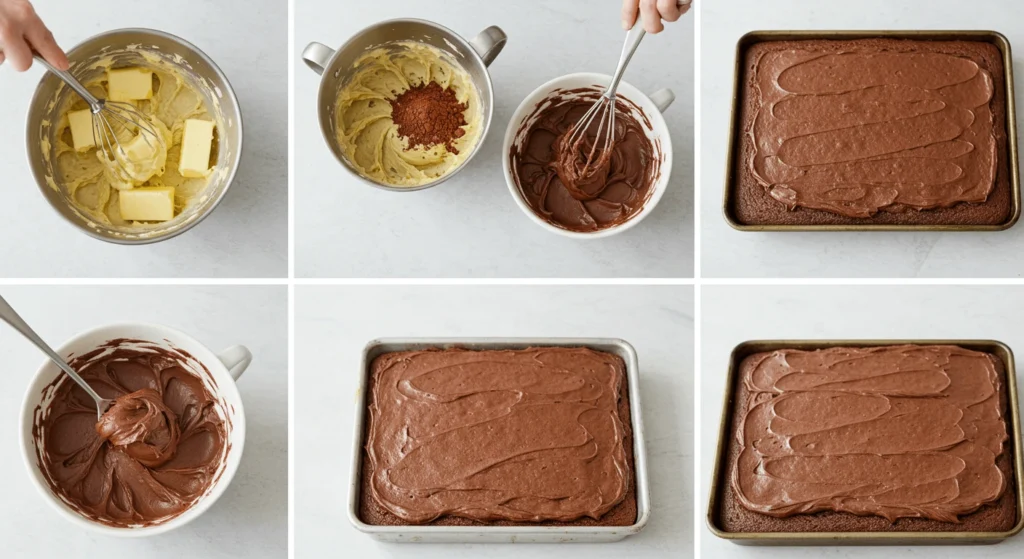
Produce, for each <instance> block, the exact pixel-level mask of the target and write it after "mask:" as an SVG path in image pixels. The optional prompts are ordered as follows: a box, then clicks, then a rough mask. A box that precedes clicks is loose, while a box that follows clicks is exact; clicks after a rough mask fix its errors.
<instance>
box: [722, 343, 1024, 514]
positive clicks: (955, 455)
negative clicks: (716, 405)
mask: <svg viewBox="0 0 1024 559" xmlns="http://www.w3.org/2000/svg"><path fill="white" fill-rule="evenodd" d="M738 372H739V375H738V377H737V379H736V380H737V382H736V386H735V389H734V390H735V392H734V399H733V403H732V406H733V408H732V417H731V431H730V432H731V433H732V440H730V441H729V442H728V445H727V447H726V455H725V456H723V460H724V462H725V463H726V464H727V465H726V471H725V476H724V479H723V483H722V486H721V488H720V489H719V491H720V499H721V503H722V506H721V507H720V510H719V516H720V517H719V518H718V519H717V524H718V525H719V526H720V527H721V528H722V529H724V530H725V531H727V532H1002V531H1008V530H1010V529H1011V528H1013V526H1014V525H1015V524H1016V522H1017V515H1018V514H1019V511H1017V510H1016V504H1015V500H1014V493H1015V491H1014V488H1015V486H1016V483H1017V482H1018V481H1017V480H1015V479H1014V475H1013V468H1012V453H1013V444H1015V443H1014V442H1013V441H1012V440H1011V439H1010V438H1009V427H1008V422H1009V421H1008V414H1007V406H1008V399H1009V398H1008V390H1007V385H1006V382H1005V380H1004V379H1005V375H1006V372H1005V367H1004V365H1003V363H1002V361H1001V360H1000V359H999V358H998V357H996V356H995V355H992V354H989V353H983V352H978V351H972V350H967V349H964V348H961V347H957V346H916V345H903V346H884V347H868V348H848V347H834V348H829V349H823V350H817V351H801V350H788V349H783V350H776V351H771V352H764V353H757V354H754V355H751V356H749V357H747V358H745V359H744V360H743V361H742V363H741V364H740V368H739V370H738Z"/></svg>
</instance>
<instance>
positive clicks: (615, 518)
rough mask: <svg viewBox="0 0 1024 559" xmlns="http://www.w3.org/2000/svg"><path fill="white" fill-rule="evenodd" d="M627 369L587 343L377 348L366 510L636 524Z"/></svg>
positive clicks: (394, 515)
mask: <svg viewBox="0 0 1024 559" xmlns="http://www.w3.org/2000/svg"><path fill="white" fill-rule="evenodd" d="M625 371H626V370H625V363H624V362H623V360H622V359H621V358H619V357H618V356H616V355H612V354H609V353H605V352H600V351H594V350H591V349H587V348H561V347H537V348H529V349H523V350H488V351H471V350H464V349H445V350H440V349H438V350H425V351H405V352H394V353H385V354H383V355H380V356H378V357H377V358H376V359H374V360H373V362H372V364H371V366H370V371H369V375H370V377H369V383H368V390H369V392H368V394H367V396H368V401H369V421H367V424H366V431H365V434H364V438H363V441H364V452H363V461H362V472H361V475H362V481H361V488H360V507H359V517H360V519H361V520H362V521H363V522H365V523H367V524H373V525H427V526H522V525H528V526H535V525H550V526H628V525H631V524H634V523H635V522H636V519H637V499H636V477H635V475H634V460H633V434H632V429H631V423H630V408H629V395H628V392H627V380H626V374H625Z"/></svg>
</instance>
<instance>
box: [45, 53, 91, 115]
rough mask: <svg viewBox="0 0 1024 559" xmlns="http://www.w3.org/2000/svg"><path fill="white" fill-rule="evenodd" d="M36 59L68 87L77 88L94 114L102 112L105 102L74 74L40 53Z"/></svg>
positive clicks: (77, 91) (76, 91)
mask: <svg viewBox="0 0 1024 559" xmlns="http://www.w3.org/2000/svg"><path fill="white" fill-rule="evenodd" d="M35 59H36V61H37V62H39V63H40V64H42V65H43V66H44V67H45V68H46V69H47V70H49V71H50V72H51V73H53V74H54V75H56V76H57V77H58V78H60V79H61V81H63V82H64V83H66V84H68V87H70V88H71V89H73V90H75V93H77V94H78V95H79V96H81V97H82V99H85V102H86V103H89V109H90V110H92V112H93V114H95V113H98V112H100V110H101V109H102V108H103V104H102V103H100V100H99V99H97V98H96V96H95V95H93V94H92V93H89V90H88V89H86V88H85V86H84V85H82V82H80V81H78V80H77V79H76V78H75V77H74V76H72V75H71V72H66V71H64V70H58V69H57V68H55V67H54V66H53V65H52V64H50V63H49V62H47V61H46V59H45V58H43V57H42V56H39V55H38V54H36V55H35Z"/></svg>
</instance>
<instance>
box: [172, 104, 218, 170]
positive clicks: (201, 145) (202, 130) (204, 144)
mask: <svg viewBox="0 0 1024 559" xmlns="http://www.w3.org/2000/svg"><path fill="white" fill-rule="evenodd" d="M212 147H213V122H211V121H209V120H197V119H193V118H190V119H188V120H186V121H185V131H184V132H183V133H182V137H181V161H180V162H179V163H178V172H179V173H181V176H183V177H188V178H202V177H205V176H207V175H209V174H210V149H211V148H212Z"/></svg>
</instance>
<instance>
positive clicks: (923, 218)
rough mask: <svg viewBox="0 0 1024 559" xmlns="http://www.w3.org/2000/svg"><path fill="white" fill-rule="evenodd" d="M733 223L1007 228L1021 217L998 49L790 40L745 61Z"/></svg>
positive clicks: (756, 48)
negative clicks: (1013, 184) (1016, 207)
mask: <svg viewBox="0 0 1024 559" xmlns="http://www.w3.org/2000/svg"><path fill="white" fill-rule="evenodd" d="M740 56H741V62H742V64H741V67H740V72H739V75H738V77H737V78H738V79H739V80H740V81H739V83H738V95H739V99H738V101H737V103H738V104H737V110H738V111H739V113H738V114H737V126H738V128H737V130H736V134H737V136H736V144H735V146H734V149H735V150H736V152H735V153H734V158H733V165H734V168H733V169H732V176H733V181H732V184H731V185H729V188H732V189H733V190H732V192H731V197H730V205H731V207H730V208H728V209H727V210H728V212H729V213H730V215H732V216H733V217H734V219H735V220H736V221H738V222H739V223H740V224H743V225H963V226H970V225H1001V224H1005V223H1007V222H1008V221H1009V220H1010V219H1011V217H1012V215H1013V211H1014V207H1013V196H1012V192H1011V177H1010V173H1009V169H1010V165H1009V146H1008V140H1007V126H1006V119H1007V106H1006V102H1007V101H1006V84H1005V75H1004V68H1003V59H1002V54H1001V52H1000V50H999V49H998V48H997V47H996V46H995V45H994V44H992V43H989V42H984V41H967V40H959V41H932V40H908V39H881V38H878V39H851V40H825V39H811V40H787V41H766V42H759V43H754V44H752V45H750V46H748V47H747V48H746V49H745V51H744V52H741V54H740Z"/></svg>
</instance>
